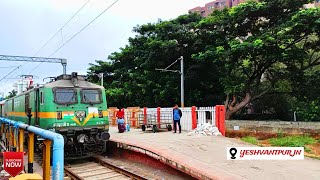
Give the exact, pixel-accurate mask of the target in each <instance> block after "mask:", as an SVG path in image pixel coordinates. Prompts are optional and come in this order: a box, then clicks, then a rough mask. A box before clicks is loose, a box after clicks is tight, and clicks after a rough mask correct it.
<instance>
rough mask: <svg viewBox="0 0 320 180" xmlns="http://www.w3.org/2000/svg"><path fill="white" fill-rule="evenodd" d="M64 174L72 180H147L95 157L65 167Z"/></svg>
mask: <svg viewBox="0 0 320 180" xmlns="http://www.w3.org/2000/svg"><path fill="white" fill-rule="evenodd" d="M64 172H65V175H66V176H67V177H69V178H70V179H72V180H80V179H81V180H91V179H92V180H102V179H117V180H118V179H119V180H122V179H138V180H145V179H147V178H145V177H143V176H140V175H137V174H135V173H134V172H130V171H128V170H125V169H122V168H121V167H118V166H115V165H112V164H110V163H109V162H107V161H105V160H104V158H103V157H101V156H95V157H93V158H92V159H91V160H90V161H87V162H84V163H79V164H73V165H65V168H64Z"/></svg>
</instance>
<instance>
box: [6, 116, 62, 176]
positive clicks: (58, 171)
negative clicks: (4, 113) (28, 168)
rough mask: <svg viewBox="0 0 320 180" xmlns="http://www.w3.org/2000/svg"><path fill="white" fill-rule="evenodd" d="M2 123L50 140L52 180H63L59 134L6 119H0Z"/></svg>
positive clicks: (60, 138) (60, 136) (60, 137)
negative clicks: (51, 145)
mask: <svg viewBox="0 0 320 180" xmlns="http://www.w3.org/2000/svg"><path fill="white" fill-rule="evenodd" d="M0 121H1V122H2V123H7V124H11V125H12V126H13V127H15V128H21V129H24V130H27V131H30V132H33V133H34V134H36V135H39V136H41V137H43V138H45V139H50V140H51V141H52V142H53V155H52V158H53V162H52V179H53V180H62V179H64V139H63V137H62V135H61V134H58V133H55V132H52V131H49V130H44V129H41V128H37V127H34V126H29V125H27V124H24V123H22V122H18V121H12V120H10V119H6V118H0Z"/></svg>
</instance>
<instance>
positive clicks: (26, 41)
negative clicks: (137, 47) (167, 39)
mask: <svg viewBox="0 0 320 180" xmlns="http://www.w3.org/2000/svg"><path fill="white" fill-rule="evenodd" d="M87 1H89V2H88V3H87V4H86V6H85V7H84V8H83V9H82V10H81V11H80V12H79V13H78V14H77V15H76V16H75V17H74V18H73V19H72V20H71V21H70V22H69V23H68V24H67V25H66V26H65V27H64V28H63V29H62V30H61V31H59V30H60V29H61V27H62V26H63V25H64V24H65V23H66V22H67V21H68V20H69V19H70V18H71V17H72V16H73V15H74V14H75V13H76V12H77V11H78V10H79V9H80V8H81V7H82V6H83V5H84V4H85V3H86V2H87ZM113 2H115V1H114V0H27V1H26V0H0V22H1V28H0V55H14V56H40V57H48V56H50V55H51V54H52V53H53V52H54V51H55V50H57V49H58V48H59V47H60V46H61V45H63V43H66V42H67V41H68V39H70V38H71V37H72V36H73V35H74V34H76V33H77V32H79V31H80V30H81V29H82V28H83V27H84V26H86V25H87V24H88V23H89V22H90V21H92V20H93V19H94V18H95V17H96V16H98V15H99V14H100V13H101V12H102V11H103V10H105V9H106V8H107V7H108V6H110V5H111V4H112V3H113ZM207 2H210V0H161V1H155V0H119V1H118V2H117V3H116V4H115V5H114V6H112V7H111V8H110V9H109V10H107V11H106V12H105V13H104V14H103V15H102V16H100V17H99V18H98V19H97V20H95V21H94V22H93V23H92V24H91V25H90V26H88V27H87V28H86V29H84V30H83V31H82V32H81V33H80V34H78V35H77V36H76V37H75V38H73V39H72V40H71V41H70V42H69V43H67V44H66V45H65V46H64V47H63V48H61V49H60V50H59V51H58V52H57V53H55V54H54V55H53V56H51V57H55V58H65V59H67V73H69V74H70V73H71V72H78V73H79V74H86V72H87V69H88V67H89V63H94V62H95V60H107V57H108V55H110V54H111V53H112V52H115V51H119V48H120V47H124V46H125V45H126V44H127V42H128V38H129V37H133V36H134V34H133V32H132V29H133V27H135V26H137V25H141V24H145V23H149V22H150V23H154V22H157V21H158V19H161V20H170V19H173V18H176V17H177V16H179V15H182V14H186V13H187V12H188V10H189V9H191V8H193V7H196V6H204V4H205V3H207ZM56 32H59V33H58V35H57V36H55V37H54V38H53V39H52V40H51V41H49V43H48V44H47V46H45V47H44V48H42V49H41V47H42V46H43V45H44V44H45V43H46V42H47V41H48V40H49V39H50V38H51V37H52V36H53V35H54V34H55V33H56ZM38 64H39V63H26V62H9V61H0V79H2V78H3V77H4V76H6V75H7V74H8V73H10V72H11V71H12V70H14V69H15V68H16V67H17V66H19V65H22V66H21V67H20V68H19V69H17V70H16V71H14V72H13V73H12V74H10V75H9V76H8V77H7V78H5V79H3V80H1V81H0V94H1V92H2V93H4V94H5V95H7V94H8V92H9V91H11V90H12V89H13V86H12V85H13V83H14V82H16V81H17V79H16V78H17V77H18V76H19V75H23V74H29V73H30V74H32V75H34V76H35V77H34V81H35V83H39V84H43V83H45V82H46V81H43V78H45V77H50V76H58V75H60V74H62V65H61V64H52V63H41V64H40V65H39V66H38V67H37V68H36V69H34V68H35V67H36V66H37V65H38ZM33 69H34V70H33ZM32 70H33V71H32Z"/></svg>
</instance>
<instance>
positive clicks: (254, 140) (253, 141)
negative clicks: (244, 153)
mask: <svg viewBox="0 0 320 180" xmlns="http://www.w3.org/2000/svg"><path fill="white" fill-rule="evenodd" d="M241 140H242V141H244V142H247V143H251V144H258V141H257V138H256V137H252V136H246V137H242V138H241Z"/></svg>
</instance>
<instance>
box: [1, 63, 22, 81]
mask: <svg viewBox="0 0 320 180" xmlns="http://www.w3.org/2000/svg"><path fill="white" fill-rule="evenodd" d="M20 67H21V65H20V66H18V67H16V68H15V69H14V70H12V71H10V72H9V73H8V74H7V75H5V76H4V77H3V78H1V79H0V81H2V80H3V79H5V78H6V77H8V76H9V75H10V74H11V73H13V72H14V71H15V70H17V69H19V68H20Z"/></svg>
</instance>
